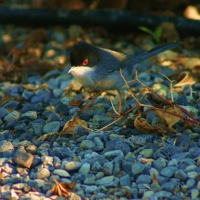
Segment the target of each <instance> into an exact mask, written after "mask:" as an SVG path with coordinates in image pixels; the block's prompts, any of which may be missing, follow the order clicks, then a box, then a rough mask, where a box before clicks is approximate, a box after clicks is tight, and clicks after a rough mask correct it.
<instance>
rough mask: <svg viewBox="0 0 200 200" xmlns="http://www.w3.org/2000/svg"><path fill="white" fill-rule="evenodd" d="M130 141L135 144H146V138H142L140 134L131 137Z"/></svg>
mask: <svg viewBox="0 0 200 200" xmlns="http://www.w3.org/2000/svg"><path fill="white" fill-rule="evenodd" d="M131 141H132V143H133V144H136V145H141V146H143V145H145V144H146V140H145V139H144V138H143V137H140V136H134V137H132V138H131Z"/></svg>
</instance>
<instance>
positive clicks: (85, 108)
mask: <svg viewBox="0 0 200 200" xmlns="http://www.w3.org/2000/svg"><path fill="white" fill-rule="evenodd" d="M101 93H102V91H100V92H99V93H97V94H96V95H95V97H94V98H93V99H92V100H91V101H90V102H88V103H87V104H86V105H85V107H84V108H83V109H81V110H78V114H80V113H82V112H84V111H85V110H87V109H88V108H89V107H90V105H91V104H92V103H93V102H94V101H95V99H96V98H97V97H98V96H100V95H101Z"/></svg>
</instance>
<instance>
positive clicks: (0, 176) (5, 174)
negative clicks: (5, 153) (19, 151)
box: [0, 172, 8, 180]
mask: <svg viewBox="0 0 200 200" xmlns="http://www.w3.org/2000/svg"><path fill="white" fill-rule="evenodd" d="M6 176H8V174H7V173H6V172H0V180H2V179H3V178H5V177H6Z"/></svg>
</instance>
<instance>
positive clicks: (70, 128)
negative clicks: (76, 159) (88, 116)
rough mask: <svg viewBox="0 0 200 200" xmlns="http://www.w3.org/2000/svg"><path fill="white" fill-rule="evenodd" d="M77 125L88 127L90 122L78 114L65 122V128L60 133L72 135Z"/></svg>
mask: <svg viewBox="0 0 200 200" xmlns="http://www.w3.org/2000/svg"><path fill="white" fill-rule="evenodd" d="M76 126H84V127H88V124H87V122H86V121H84V120H81V119H79V118H78V116H77V115H76V116H74V117H73V118H72V119H71V120H69V121H68V122H67V123H66V124H65V126H64V127H63V130H62V131H61V132H60V134H71V135H72V134H73V132H74V128H75V127H76Z"/></svg>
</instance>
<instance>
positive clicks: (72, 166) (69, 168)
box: [65, 161, 81, 171]
mask: <svg viewBox="0 0 200 200" xmlns="http://www.w3.org/2000/svg"><path fill="white" fill-rule="evenodd" d="M80 167H81V162H78V161H71V162H68V163H66V164H65V169H66V170H67V171H72V170H77V169H79V168H80Z"/></svg>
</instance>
